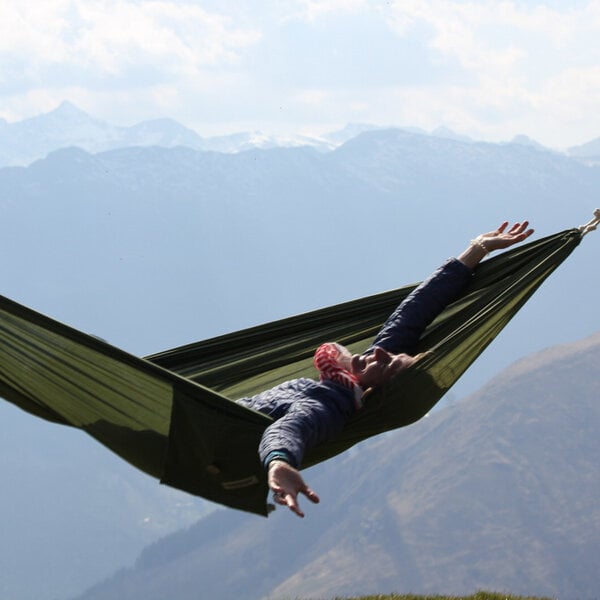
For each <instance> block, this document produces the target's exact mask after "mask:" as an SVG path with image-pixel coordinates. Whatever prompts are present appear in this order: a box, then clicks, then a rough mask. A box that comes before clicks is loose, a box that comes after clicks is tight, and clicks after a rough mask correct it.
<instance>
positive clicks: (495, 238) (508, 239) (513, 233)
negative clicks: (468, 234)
mask: <svg viewBox="0 0 600 600" xmlns="http://www.w3.org/2000/svg"><path fill="white" fill-rule="evenodd" d="M507 227H508V221H505V222H504V223H502V225H500V227H498V229H496V230H495V231H490V232H489V233H483V234H482V235H480V236H478V237H477V240H478V241H479V242H480V243H481V244H483V247H484V248H485V249H486V250H487V251H488V252H492V250H500V249H502V248H508V247H509V246H512V245H513V244H517V243H518V242H522V241H523V240H524V239H526V238H528V237H529V236H530V235H531V234H532V233H533V229H527V228H528V227H529V222H528V221H523V223H515V224H514V225H513V226H512V227H511V228H510V229H509V230H508V231H506V228H507Z"/></svg>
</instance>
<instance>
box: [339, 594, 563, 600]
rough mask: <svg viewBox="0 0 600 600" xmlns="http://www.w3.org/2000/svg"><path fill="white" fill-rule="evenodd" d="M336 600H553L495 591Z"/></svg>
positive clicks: (377, 596)
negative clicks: (462, 594)
mask: <svg viewBox="0 0 600 600" xmlns="http://www.w3.org/2000/svg"><path fill="white" fill-rule="evenodd" d="M335 600H552V599H551V598H545V597H544V598H542V597H540V596H513V595H511V594H497V593H495V592H477V593H475V594H471V595H470V596H419V595H416V594H375V595H374V596H356V597H353V598H340V597H337V598H335Z"/></svg>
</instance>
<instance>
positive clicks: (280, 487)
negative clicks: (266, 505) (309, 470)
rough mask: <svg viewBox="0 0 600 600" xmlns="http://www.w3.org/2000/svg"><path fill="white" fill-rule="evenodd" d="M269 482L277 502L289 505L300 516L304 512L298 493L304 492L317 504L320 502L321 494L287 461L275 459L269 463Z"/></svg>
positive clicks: (302, 515)
mask: <svg viewBox="0 0 600 600" xmlns="http://www.w3.org/2000/svg"><path fill="white" fill-rule="evenodd" d="M268 483H269V487H270V488H271V490H273V499H274V500H275V502H277V504H281V505H282V506H287V507H288V508H289V509H290V510H291V511H292V512H294V513H296V514H297V515H298V516H299V517H304V513H303V512H302V510H300V505H299V504H298V494H304V495H305V496H306V497H307V498H308V499H309V500H310V501H311V502H314V503H315V504H317V503H318V502H319V496H317V494H315V492H313V491H312V490H311V489H310V488H309V487H308V486H307V485H306V483H304V479H302V476H301V475H300V473H299V472H298V471H297V470H296V469H295V468H294V467H292V465H290V464H288V463H286V462H285V461H282V460H273V461H271V462H270V463H269V472H268Z"/></svg>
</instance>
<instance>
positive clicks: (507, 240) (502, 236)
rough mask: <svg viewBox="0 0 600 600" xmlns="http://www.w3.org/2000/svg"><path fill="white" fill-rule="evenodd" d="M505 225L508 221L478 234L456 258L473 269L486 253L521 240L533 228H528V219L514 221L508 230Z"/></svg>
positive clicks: (529, 233)
mask: <svg viewBox="0 0 600 600" xmlns="http://www.w3.org/2000/svg"><path fill="white" fill-rule="evenodd" d="M507 227H508V221H505V222H504V223H502V225H500V227H498V229H496V230H495V231H490V232H489V233H482V234H481V235H478V236H477V237H476V238H475V239H474V240H471V244H470V245H469V247H468V248H467V249H466V250H464V251H463V252H462V254H460V255H459V256H458V257H457V258H458V260H460V261H461V262H462V263H463V264H464V265H466V266H467V267H469V268H470V269H474V268H475V267H476V266H477V265H478V264H479V262H480V261H481V260H482V259H483V258H485V256H486V255H487V254H488V253H490V252H492V251H493V250H500V249H501V248H508V247H509V246H512V245H513V244H517V243H518V242H522V241H523V240H524V239H526V238H528V237H529V236H530V235H531V234H532V233H533V229H528V227H529V222H528V221H523V222H522V223H515V224H514V225H513V226H512V227H511V228H510V229H509V230H508V231H507V230H506V228H507Z"/></svg>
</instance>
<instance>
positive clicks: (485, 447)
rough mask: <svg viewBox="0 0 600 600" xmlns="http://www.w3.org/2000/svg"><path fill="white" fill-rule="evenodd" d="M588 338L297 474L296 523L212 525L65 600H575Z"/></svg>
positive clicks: (584, 555)
mask: <svg viewBox="0 0 600 600" xmlns="http://www.w3.org/2000/svg"><path fill="white" fill-rule="evenodd" d="M599 363H600V333H598V334H596V335H595V336H594V337H592V338H589V339H586V340H583V341H582V342H580V343H578V344H573V345H570V346H566V347H557V348H551V349H549V350H548V351H546V352H543V353H541V354H538V355H536V356H534V357H530V358H527V359H526V360H524V361H522V362H520V363H519V364H517V365H515V367H512V368H509V369H508V370H506V371H504V372H503V373H501V374H500V375H499V376H498V377H497V378H495V379H494V380H492V381H491V382H490V383H489V384H488V385H486V386H485V387H484V388H483V389H482V390H481V391H480V392H478V393H477V394H476V395H474V396H472V397H471V398H469V399H468V400H465V401H464V402H461V403H459V404H458V405H456V406H454V407H452V408H448V409H446V410H444V411H440V412H437V413H434V414H433V415H430V416H429V417H428V418H426V419H424V420H422V421H421V422H419V423H418V424H416V425H414V426H412V427H409V428H406V429H404V430H400V431H397V432H394V433H393V434H388V435H387V436H383V437H381V438H379V439H377V440H375V441H371V442H370V443H366V444H363V445H362V446H361V447H359V448H358V449H355V450H354V451H353V452H350V453H348V454H346V455H345V456H343V457H341V458H339V459H337V460H334V461H331V462H330V463H328V464H325V465H323V466H321V467H320V468H316V469H313V470H311V471H308V472H307V473H306V477H307V479H308V480H309V481H310V483H311V485H312V486H313V487H314V488H315V489H316V490H318V491H319V492H321V498H322V503H321V504H320V505H318V506H307V505H306V502H305V503H304V504H305V508H306V509H307V517H306V518H305V519H304V520H300V519H297V518H296V517H295V516H293V515H292V514H291V513H288V512H287V511H286V510H282V509H280V508H278V509H277V511H276V512H275V513H274V514H273V515H272V516H271V517H270V518H269V519H268V520H263V519H261V518H259V517H255V516H250V515H245V514H242V513H238V512H234V511H230V510H221V511H218V512H217V513H215V514H213V515H211V516H210V517H207V518H205V519H203V520H202V521H200V522H199V523H198V524H197V525H195V526H193V527H191V528H189V529H188V530H185V531H181V532H178V533H176V534H173V535H171V536H169V537H167V538H165V539H164V540H162V541H160V542H158V543H156V544H153V545H152V546H150V547H148V548H147V549H146V550H145V551H144V552H143V553H142V554H141V556H140V557H139V559H138V561H137V563H136V566H135V567H134V568H133V569H127V570H124V571H121V572H119V573H118V574H117V575H115V577H114V578H112V579H111V580H109V581H107V582H105V583H104V584H101V585H98V586H97V587H95V588H94V589H92V590H90V591H88V592H87V593H86V594H84V595H82V596H80V598H79V600H105V599H106V600H109V599H114V598H119V599H120V600H138V599H139V600H142V599H143V600H154V599H156V600H159V599H163V598H166V597H172V598H177V599H178V600H186V599H192V598H194V599H195V598H197V597H198V591H199V590H202V594H203V597H212V598H238V599H240V600H242V599H244V600H255V599H256V600H258V599H261V598H267V597H269V598H296V597H298V598H316V597H318V598H326V597H328V598H333V597H336V596H357V595H361V594H375V593H390V592H397V593H408V592H409V591H410V592H413V593H428V594H433V593H444V594H468V593H472V592H474V591H476V590H478V589H492V590H497V591H499V592H507V593H515V594H526V595H534V596H536V595H537V596H540V595H544V596H550V597H558V598H560V599H561V600H576V599H578V600H583V599H592V598H596V597H597V591H598V589H599V584H600V580H599V579H598V573H599V568H600V530H599V529H598V527H596V526H595V523H598V521H599V519H600V505H599V504H598V498H600V476H599V475H598V459H599V458H600V437H599V436H598V428H599V427H600V404H599V403H598V397H599V396H600V377H599V376H598V370H597V369H598V364H599Z"/></svg>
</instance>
